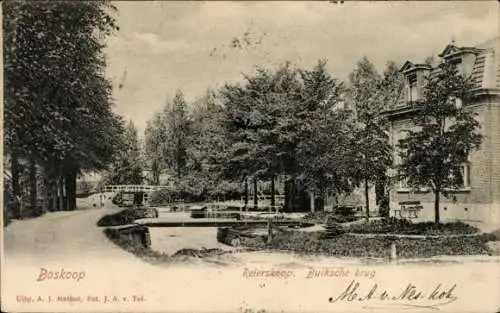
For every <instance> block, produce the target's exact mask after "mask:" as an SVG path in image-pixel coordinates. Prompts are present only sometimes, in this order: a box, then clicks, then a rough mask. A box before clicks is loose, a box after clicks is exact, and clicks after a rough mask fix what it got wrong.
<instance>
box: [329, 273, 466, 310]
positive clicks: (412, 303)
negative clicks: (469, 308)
mask: <svg viewBox="0 0 500 313" xmlns="http://www.w3.org/2000/svg"><path fill="white" fill-rule="evenodd" d="M456 287H457V284H454V285H452V286H450V287H448V288H445V287H443V285H442V284H441V283H439V284H437V285H436V286H434V287H433V288H432V289H428V290H427V291H426V290H424V289H421V288H418V287H417V286H415V285H414V284H412V283H408V285H407V286H406V288H404V289H403V290H399V291H394V290H392V291H388V290H386V289H384V288H381V287H380V286H379V285H378V284H373V285H371V287H368V288H365V287H364V286H362V285H361V283H360V282H358V281H356V280H353V281H351V283H350V284H349V285H348V286H347V288H346V289H345V290H343V291H342V293H340V294H339V295H338V296H336V297H330V298H329V300H328V301H329V302H330V303H335V302H339V301H347V302H353V301H355V302H368V301H370V300H375V301H381V302H384V303H385V304H389V305H396V306H399V307H407V308H410V307H412V308H427V309H432V310H438V308H437V307H439V306H443V305H446V304H449V303H451V302H453V301H456V300H457V296H456V295H455V294H454V291H455V289H456ZM367 308H368V307H367ZM370 308H373V307H370Z"/></svg>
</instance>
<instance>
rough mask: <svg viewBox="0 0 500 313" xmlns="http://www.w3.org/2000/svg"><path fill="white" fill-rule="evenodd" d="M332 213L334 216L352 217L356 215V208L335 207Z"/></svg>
mask: <svg viewBox="0 0 500 313" xmlns="http://www.w3.org/2000/svg"><path fill="white" fill-rule="evenodd" d="M333 212H334V213H335V214H336V215H342V216H353V215H355V214H356V208H355V207H352V206H337V207H335V209H334V210H333Z"/></svg>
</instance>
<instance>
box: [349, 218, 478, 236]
mask: <svg viewBox="0 0 500 313" xmlns="http://www.w3.org/2000/svg"><path fill="white" fill-rule="evenodd" d="M345 231H346V232H350V233H358V234H401V235H424V236H449V235H470V234H476V233H478V231H479V230H478V229H477V228H476V227H474V226H471V225H469V224H465V223H462V222H453V223H445V224H435V223H434V222H424V223H411V222H410V221H407V220H402V219H396V218H388V219H382V220H375V221H370V222H368V223H362V224H353V225H349V226H347V227H346V228H345Z"/></svg>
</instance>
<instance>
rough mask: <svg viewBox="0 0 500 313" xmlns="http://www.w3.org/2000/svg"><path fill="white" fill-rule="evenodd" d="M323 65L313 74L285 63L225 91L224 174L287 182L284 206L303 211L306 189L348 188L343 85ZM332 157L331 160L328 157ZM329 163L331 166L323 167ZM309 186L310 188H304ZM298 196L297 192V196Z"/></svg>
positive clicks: (258, 72) (226, 87)
mask: <svg viewBox="0 0 500 313" xmlns="http://www.w3.org/2000/svg"><path fill="white" fill-rule="evenodd" d="M325 65H326V63H325V62H323V61H321V62H319V63H318V65H317V66H315V67H314V68H313V69H311V70H302V69H296V68H292V67H291V66H290V65H289V64H285V65H284V66H282V67H280V68H278V69H277V70H276V71H270V70H266V69H258V70H257V71H256V72H255V73H254V74H253V75H248V76H246V77H245V79H246V82H245V84H244V85H241V84H232V85H227V86H225V88H224V89H223V95H224V96H225V98H224V99H225V112H226V128H227V135H228V141H229V142H231V147H230V149H229V151H228V160H227V161H226V164H227V169H228V170H229V172H230V173H231V174H232V175H233V176H236V177H241V178H242V179H245V178H247V177H251V178H257V179H271V182H272V179H273V178H274V177H275V176H277V175H285V176H286V177H288V183H287V186H288V187H287V188H286V189H287V190H288V191H290V192H288V193H287V195H288V196H287V197H286V198H287V200H289V201H286V206H287V207H288V209H292V210H293V209H297V208H298V206H303V205H305V203H303V201H302V200H304V197H300V196H299V197H297V195H300V194H303V192H305V191H306V190H307V189H309V191H313V190H316V191H319V192H322V191H323V190H324V189H325V186H327V185H331V184H334V185H335V187H336V188H338V190H341V191H346V188H348V186H349V185H350V184H349V183H346V182H347V179H346V176H345V171H344V170H343V169H344V168H345V167H347V163H346V162H345V161H346V160H345V158H344V156H346V155H347V153H346V152H347V151H348V149H349V148H350V147H349V145H348V144H346V143H345V135H346V134H347V133H348V132H345V131H343V129H344V128H343V126H341V125H342V124H343V123H342V122H340V121H344V122H347V120H348V119H347V116H346V114H345V112H344V113H341V112H340V111H341V110H340V108H339V107H340V104H341V98H342V97H341V95H342V92H343V88H342V84H341V82H339V81H338V80H336V79H334V78H332V77H331V75H330V74H329V73H328V72H327V71H326V66H325ZM333 154H336V157H335V158H330V156H332V155H333ZM326 160H328V161H329V162H325V161H326ZM308 187H309V188H308ZM296 191H298V193H297V192H296Z"/></svg>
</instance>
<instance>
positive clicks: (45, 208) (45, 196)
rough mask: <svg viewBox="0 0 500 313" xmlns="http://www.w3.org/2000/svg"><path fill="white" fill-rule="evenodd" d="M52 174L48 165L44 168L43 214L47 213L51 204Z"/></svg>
mask: <svg viewBox="0 0 500 313" xmlns="http://www.w3.org/2000/svg"><path fill="white" fill-rule="evenodd" d="M50 188H51V186H50V174H49V170H48V168H47V167H45V168H44V170H43V208H42V214H45V213H47V211H48V209H49V206H50Z"/></svg>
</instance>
